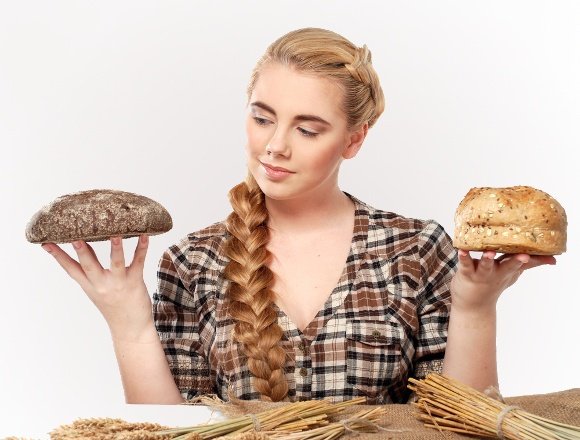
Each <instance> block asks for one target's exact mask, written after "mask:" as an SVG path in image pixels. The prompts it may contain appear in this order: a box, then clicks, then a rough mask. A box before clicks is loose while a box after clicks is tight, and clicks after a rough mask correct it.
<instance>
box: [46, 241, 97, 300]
mask: <svg viewBox="0 0 580 440" xmlns="http://www.w3.org/2000/svg"><path fill="white" fill-rule="evenodd" d="M42 249H44V250H45V251H46V252H48V253H49V254H50V255H52V256H53V257H54V259H55V260H56V261H57V263H58V264H60V265H61V267H62V268H63V269H64V270H65V272H66V273H67V274H68V275H69V276H70V277H71V278H72V279H73V280H75V281H76V282H77V283H79V285H80V286H81V288H82V289H85V288H87V287H89V284H90V283H89V281H88V279H87V277H86V276H85V273H84V272H83V270H82V268H81V265H80V264H79V263H78V262H77V261H76V260H74V259H73V258H71V257H70V255H69V254H67V253H66V252H65V251H63V250H62V249H61V248H60V246H58V245H57V244H55V243H44V244H43V245H42Z"/></svg>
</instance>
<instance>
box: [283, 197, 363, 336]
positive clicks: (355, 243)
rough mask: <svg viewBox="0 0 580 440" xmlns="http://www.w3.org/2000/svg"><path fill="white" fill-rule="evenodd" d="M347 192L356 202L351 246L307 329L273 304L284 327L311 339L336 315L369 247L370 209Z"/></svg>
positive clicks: (290, 331) (291, 332)
mask: <svg viewBox="0 0 580 440" xmlns="http://www.w3.org/2000/svg"><path fill="white" fill-rule="evenodd" d="M344 194H346V195H347V196H348V197H349V198H350V199H351V200H352V201H353V203H354V205H355V210H354V227H353V233H352V238H351V242H350V250H349V252H348V256H347V257H346V261H345V263H344V266H343V269H342V273H341V275H340V278H339V279H338V282H337V283H336V285H335V286H334V288H333V289H332V291H331V292H330V294H329V295H328V297H327V298H326V301H325V302H324V305H323V306H322V308H321V309H320V310H319V311H318V313H316V315H315V316H314V318H313V319H312V321H310V322H309V323H308V325H307V326H306V327H305V328H304V330H300V329H299V328H298V326H297V325H296V324H295V323H294V321H292V319H291V318H290V317H289V316H288V315H287V314H286V313H285V312H284V311H283V310H282V309H281V308H280V307H279V306H278V305H277V304H276V303H274V304H273V305H274V309H275V310H276V313H277V314H278V320H279V322H280V323H281V324H282V328H283V329H285V330H286V331H287V332H289V333H290V334H291V335H292V334H294V335H299V336H301V337H305V338H306V339H308V340H310V341H313V340H314V339H315V338H316V336H317V335H318V333H319V332H320V330H321V329H322V328H324V326H325V325H326V323H327V322H328V320H329V319H330V318H331V317H332V316H334V314H335V313H336V311H337V310H338V308H339V307H340V306H341V305H342V304H343V303H344V300H345V298H346V297H347V295H349V294H350V291H351V289H352V284H353V282H354V279H355V278H356V273H357V272H358V268H359V266H360V262H361V260H362V258H361V257H362V255H364V253H365V251H366V247H367V239H368V226H369V221H368V209H367V208H366V207H365V205H364V204H363V203H362V202H361V201H360V200H358V199H357V198H355V197H354V196H352V195H350V194H349V193H347V192H344Z"/></svg>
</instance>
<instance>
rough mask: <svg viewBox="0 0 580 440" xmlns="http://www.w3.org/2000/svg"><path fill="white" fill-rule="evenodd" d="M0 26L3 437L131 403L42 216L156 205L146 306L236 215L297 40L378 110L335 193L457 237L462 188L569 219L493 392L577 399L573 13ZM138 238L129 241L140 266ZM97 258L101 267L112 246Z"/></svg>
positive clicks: (102, 18)
mask: <svg viewBox="0 0 580 440" xmlns="http://www.w3.org/2000/svg"><path fill="white" fill-rule="evenodd" d="M0 8H1V9H0V149H1V153H2V154H1V156H0V183H1V186H0V191H1V200H2V203H3V207H2V216H1V218H0V222H1V231H2V247H1V253H0V258H1V260H0V270H1V271H2V272H1V279H2V292H1V298H2V303H1V304H2V314H1V321H0V322H1V325H2V330H3V331H2V339H1V342H0V407H1V408H3V413H2V417H11V418H13V417H22V413H23V411H24V409H23V408H24V407H25V405H26V402H28V401H30V400H31V399H33V400H42V401H46V402H50V404H54V405H58V404H59V402H65V401H68V402H70V401H75V400H79V399H83V400H86V399H92V400H94V401H98V402H119V401H123V393H122V387H121V382H120V379H119V376H118V371H117V365H116V361H115V358H114V354H113V350H112V346H111V342H110V339H109V334H108V330H107V327H106V324H105V322H104V320H103V319H102V317H101V316H100V314H99V313H98V311H97V310H96V308H95V307H94V306H93V305H92V303H90V301H89V300H88V299H87V297H86V296H85V295H84V293H83V292H82V290H81V289H80V287H78V285H77V284H76V283H75V282H74V281H73V280H72V279H70V278H69V277H68V276H67V275H66V274H65V273H64V271H63V270H61V268H60V267H59V266H58V265H57V264H56V262H55V261H54V260H53V259H52V257H50V256H49V255H48V254H46V253H45V252H44V251H42V249H41V248H40V247H39V246H38V245H32V244H30V243H28V242H27V241H26V240H25V238H24V228H25V225H26V223H27V221H28V220H29V218H30V217H31V216H32V214H33V213H34V212H35V211H36V210H38V209H39V208H40V207H41V206H43V205H44V204H46V203H48V202H50V201H51V200H53V199H54V198H56V197H57V196H59V195H62V194H67V193H70V192H75V191H80V190H84V189H91V188H113V189H122V190H126V191H131V192H136V193H140V194H143V195H146V196H149V197H151V198H153V199H155V200H157V201H159V202H161V203H162V204H163V205H164V206H166V207H167V209H168V210H169V212H170V213H171V214H172V216H173V220H174V227H173V229H172V230H171V231H170V232H168V233H166V234H164V235H160V236H157V237H154V238H152V240H151V244H150V249H149V253H148V259H147V262H146V267H145V281H146V283H147V286H148V288H149V291H150V293H152V292H153V291H154V290H155V289H156V273H155V272H156V267H157V262H158V259H159V257H160V256H161V254H162V252H163V250H164V249H165V248H166V247H168V246H169V245H171V244H172V243H173V242H175V241H177V240H178V239H180V238H181V237H183V236H185V235H186V234H187V233H188V232H192V231H194V230H196V229H199V228H201V227H203V226H206V225H208V224H210V223H213V222H214V221H217V220H220V219H222V218H224V217H225V215H226V214H227V213H228V212H229V204H228V201H227V197H226V194H227V191H228V189H229V188H230V187H232V186H233V185H234V184H235V183H237V182H238V181H240V180H241V179H242V178H243V176H244V174H245V170H244V161H245V158H244V151H243V147H244V145H245V132H244V122H243V121H244V115H245V87H246V84H247V81H248V78H249V74H250V71H251V69H252V67H253V65H254V63H255V61H256V60H257V58H258V57H259V55H260V54H261V53H262V52H263V50H264V49H265V48H266V46H267V45H268V44H269V43H270V42H271V41H273V40H274V39H275V38H277V37H278V36H280V35H282V34H283V33H285V32H287V31H289V30H292V29H295V28H299V27H305V26H317V27H325V28H329V29H332V30H335V31H337V32H339V33H342V34H343V35H344V36H346V37H347V38H349V39H351V40H352V41H353V42H355V43H356V44H358V45H361V46H362V44H367V45H368V47H369V48H370V49H371V51H372V54H373V63H374V65H375V68H376V70H377V71H378V73H379V75H380V77H381V79H382V85H383V88H384V92H385V96H386V100H387V108H386V111H385V113H384V114H383V116H382V117H381V118H380V119H379V121H378V123H377V125H376V126H375V128H373V129H372V130H371V131H370V134H369V136H368V138H367V140H366V142H365V145H364V147H363V149H362V151H361V153H360V154H359V156H358V157H356V158H355V159H354V160H352V161H347V162H345V163H344V164H343V168H342V171H341V178H340V183H341V187H342V189H343V190H346V191H348V192H350V193H351V194H354V195H356V196H357V197H359V198H360V199H362V200H364V201H366V202H368V203H370V204H372V205H374V206H376V207H378V208H381V209H385V210H390V211H395V212H398V213H401V214H403V215H406V216H410V217H418V218H434V219H436V220H438V221H439V222H440V223H442V224H443V226H444V227H445V228H446V230H447V231H448V232H449V233H450V234H451V233H452V231H453V214H454V211H455V208H456V206H457V204H458V203H459V201H460V200H461V198H462V197H463V195H464V194H465V193H466V192H467V190H468V189H469V188H470V187H473V186H504V185H505V186H508V185H517V184H527V185H532V186H535V187H538V188H541V189H543V190H545V191H547V192H548V193H550V194H551V195H553V196H554V197H556V199H558V200H559V201H560V202H561V203H562V204H563V206H564V207H565V208H566V210H567V213H568V217H569V229H568V232H569V241H568V252H567V253H565V254H564V255H562V256H561V257H559V258H558V264H557V265H556V266H550V267H542V268H538V269H535V270H533V271H530V272H528V273H525V274H524V276H523V277H522V278H521V279H520V280H519V281H518V283H517V284H516V285H515V286H513V287H512V288H510V289H509V290H508V291H506V292H505V294H504V295H503V296H502V298H501V299H500V301H499V304H498V313H499V324H498V362H499V373H500V384H501V388H502V391H503V393H504V394H505V395H508V396H511V395H521V394H533V393H544V392H551V391H558V390H563V389H569V388H574V387H578V386H580V376H579V374H578V373H579V370H580V368H579V360H580V357H579V356H580V355H579V352H580V350H579V349H578V348H579V347H578V346H579V340H580V331H579V330H578V324H577V321H578V310H580V292H579V291H578V282H577V273H578V267H579V263H580V248H579V245H580V237H579V235H578V231H579V230H580V220H579V218H580V212H579V203H578V191H579V189H580V177H579V171H578V161H577V159H574V154H578V153H577V151H575V150H577V149H578V147H579V145H580V136H579V134H578V123H579V121H580V110H579V103H580V84H579V78H580V58H579V57H580V55H579V53H580V51H579V48H580V26H578V23H579V22H580V2H576V1H487V2H472V1H467V2H466V1H459V0H458V1H447V0H446V1H437V2H434V1H410V2H402V1H401V2H394V1H376V2H373V1H358V2H352V1H317V2H310V1H299V0H293V1H278V2H267V1H265V0H264V1H245V2H235V1H230V2H225V1H205V2H202V1H197V2H193V1H172V2H162V1H121V2H118V1H115V2H112V1H101V2H92V1H60V0H59V1H51V2H43V1H19V2H11V1H2V2H0ZM576 157H577V156H576ZM401 163H404V166H402V165H401ZM135 240H136V239H129V240H126V241H125V251H126V252H127V253H129V254H130V255H131V256H132V253H133V249H134V247H135V244H136V241H135ZM94 247H95V249H96V251H97V253H98V255H99V257H100V258H101V261H103V262H104V263H105V264H108V255H109V244H108V243H106V242H104V243H96V244H94ZM65 248H66V249H67V250H68V251H69V252H70V253H71V255H74V253H73V251H72V247H71V246H70V245H65ZM6 411H7V412H6ZM0 425H1V423H0Z"/></svg>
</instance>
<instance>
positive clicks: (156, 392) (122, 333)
mask: <svg viewBox="0 0 580 440" xmlns="http://www.w3.org/2000/svg"><path fill="white" fill-rule="evenodd" d="M148 243H149V240H148V237H147V236H146V235H142V236H141V237H140V239H139V242H138V244H137V248H136V250H135V256H134V259H133V262H132V263H131V264H130V265H129V267H126V266H125V257H124V255H123V246H122V241H121V239H120V238H119V237H114V238H112V239H111V268H110V269H104V268H103V267H102V266H101V264H100V263H99V261H98V260H97V258H96V256H95V253H94V251H93V249H92V248H91V247H90V246H89V245H88V244H87V243H85V242H84V241H77V242H75V243H73V247H74V249H75V251H76V253H77V255H78V258H79V261H78V262H77V261H75V260H74V259H73V258H71V257H70V256H69V255H68V254H67V253H66V252H64V251H63V250H62V249H61V248H60V247H59V246H58V245H56V244H54V243H50V244H45V245H43V249H45V250H46V251H47V252H48V253H50V254H51V255H52V256H53V257H54V258H55V259H56V260H57V262H58V263H59V264H60V265H61V266H62V267H63V269H64V270H65V271H66V272H67V273H68V275H69V276H70V277H71V278H73V279H74V280H75V281H76V282H77V283H78V284H79V285H80V286H81V288H82V289H83V290H84V291H85V293H86V294H87V296H88V297H89V299H90V300H91V301H92V302H93V303H94V304H95V305H96V306H97V308H98V309H99V311H100V312H101V313H102V315H103V317H104V318H105V320H106V322H107V324H108V326H109V329H110V331H111V336H112V338H113V344H114V348H115V354H116V356H117V361H118V364H119V371H120V373H121V379H122V382H123V388H124V390H125V399H126V401H127V402H128V403H153V402H155V403H180V402H182V401H183V399H182V398H181V396H180V394H179V391H178V389H177V387H176V385H175V382H174V381H173V378H172V376H171V371H170V369H169V366H168V364H167V361H166V359H165V356H164V353H163V349H162V348H161V342H160V341H159V337H158V336H157V333H156V332H155V327H154V325H153V317H152V313H151V298H150V297H149V294H148V293H147V288H146V286H145V282H144V280H143V265H144V262H145V256H146V253H147V247H148Z"/></svg>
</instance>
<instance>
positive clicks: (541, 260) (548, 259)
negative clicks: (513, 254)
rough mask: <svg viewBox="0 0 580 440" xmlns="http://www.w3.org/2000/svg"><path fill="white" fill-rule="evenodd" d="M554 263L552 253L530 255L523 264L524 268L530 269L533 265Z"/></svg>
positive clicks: (554, 259)
mask: <svg viewBox="0 0 580 440" xmlns="http://www.w3.org/2000/svg"><path fill="white" fill-rule="evenodd" d="M547 264H549V265H554V264H556V258H555V257H554V256H553V255H531V256H530V260H529V261H528V262H527V263H526V264H524V269H525V270H527V269H532V268H533V267H538V266H544V265H547Z"/></svg>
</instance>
